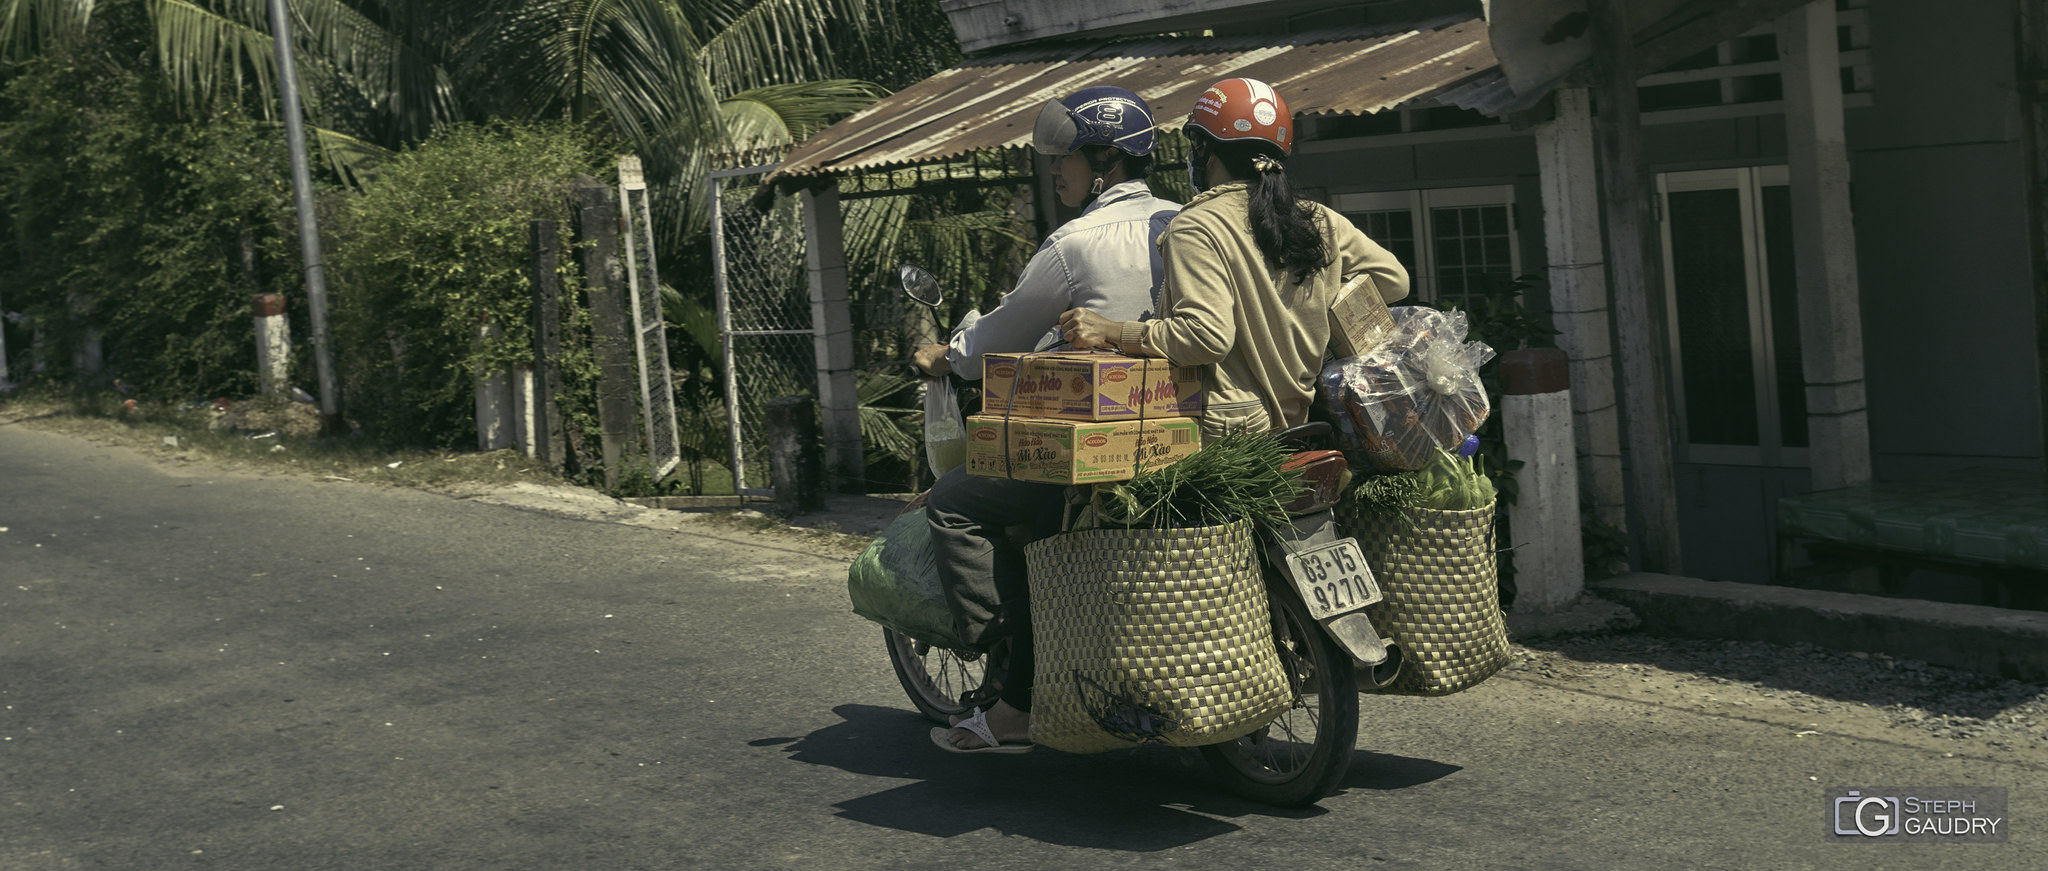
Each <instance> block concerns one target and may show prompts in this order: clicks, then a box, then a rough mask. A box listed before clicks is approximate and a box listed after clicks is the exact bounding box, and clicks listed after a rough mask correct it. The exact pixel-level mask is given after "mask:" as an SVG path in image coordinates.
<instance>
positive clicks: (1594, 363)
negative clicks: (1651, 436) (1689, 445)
mask: <svg viewBox="0 0 2048 871" xmlns="http://www.w3.org/2000/svg"><path fill="white" fill-rule="evenodd" d="M1552 100H1553V102H1554V103H1555V105H1556V109H1557V113H1556V117H1554V118H1552V119H1551V120H1549V121H1546V122H1544V123H1542V124H1538V125H1536V130H1535V132H1536V160H1537V169H1538V172H1539V173H1540V179H1541V184H1542V190H1543V239H1544V245H1545V248H1546V249H1547V250H1548V252H1549V259H1550V275H1549V279H1550V309H1551V325H1552V326H1554V327H1556V328H1557V330H1558V336H1557V346H1558V347H1559V348H1561V349H1563V350H1564V353H1565V355H1566V356H1567V357H1568V358H1569V360H1570V367H1571V391H1570V394H1571V401H1572V428H1571V432H1572V435H1573V436H1574V437H1575V438H1576V439H1577V444H1576V445H1575V453H1576V454H1577V456H1578V465H1579V468H1578V481H1579V499H1580V501H1581V502H1583V503H1584V505H1585V507H1587V508H1591V509H1593V513H1594V515H1595V516H1597V517H1599V518H1600V519H1601V520H1603V521H1605V522H1607V523H1611V524H1613V525H1615V526H1617V527H1622V528H1626V527H1627V519H1628V518H1627V511H1628V506H1627V504H1626V503H1625V502H1624V500H1623V497H1622V493H1623V484H1622V476H1621V425H1620V414H1619V410H1618V407H1617V405H1616V404H1615V400H1614V351H1613V348H1614V332H1613V328H1612V326H1611V325H1610V324H1609V322H1608V312H1607V272H1606V270H1607V262H1606V258H1605V255H1604V253H1603V251H1604V249H1603V247H1602V243H1601V239H1600V185H1599V173H1598V169H1597V167H1598V161H1597V159H1596V156H1595V143H1594V139H1593V111H1592V102H1593V100H1592V96H1591V95H1589V94H1588V93H1587V92H1586V89H1585V88H1564V89H1560V90H1558V91H1557V92H1555V93H1554V94H1553V95H1552ZM1519 565H1520V563H1517V567H1518V568H1517V571H1518V572H1519V571H1520V569H1519Z"/></svg>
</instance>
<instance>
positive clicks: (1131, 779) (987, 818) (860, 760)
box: [752, 705, 1458, 853]
mask: <svg viewBox="0 0 2048 871" xmlns="http://www.w3.org/2000/svg"><path fill="white" fill-rule="evenodd" d="M833 712H834V713H837V714H838V715H839V716H841V717H842V718H844V721H843V722H841V723H838V724H835V725H832V726H827V727H825V728H823V729H819V730H817V731H815V732H812V733H810V734H809V735H806V736H804V737H802V738H797V739H772V738H771V739H763V740H760V741H755V742H752V743H753V744H755V745H757V746H758V745H766V744H785V745H786V746H785V750H786V751H787V752H788V753H789V758H790V759H791V760H793V761H796V762H803V763H807V764H812V765H825V766H830V767H832V768H837V769H840V770H843V771H848V772H852V773H856V774H863V775H868V776H874V777H890V778H902V779H905V780H908V781H911V782H910V783H906V784H904V785H902V786H899V787H896V788H894V789H888V790H884V791H882V792H877V793H874V794H871V795H864V796H860V797H857V798H851V799H848V800H845V801H841V802H838V803H836V804H835V807H837V808H838V809H839V816H841V817H844V818H846V819H850V820H855V821H858V822H863V823H867V824H869V825H873V826H879V827H883V828H889V829H896V830H900V831H907V832H916V833H919V834H924V835H930V836H933V837H939V838H950V837H953V836H956V835H961V834H966V833H968V832H973V831H977V830H980V829H994V830H996V831H998V832H1001V833H1002V834H1005V835H1014V836H1017V837H1024V838H1030V839H1032V840H1036V841H1041V842H1044V843H1049V844H1059V845H1063V846H1071V847H1087V848H1094V849H1104V850H1120V851H1125V852H1138V853H1143V852H1156V851H1159V850H1167V849H1172V848H1175V847H1183V846H1187V845H1189V844H1194V843H1197V842H1200V841H1203V840H1206V839H1209V838H1213V837H1216V836H1218V835H1224V834H1229V833H1231V832H1235V831H1237V830H1238V829H1239V828H1241V827H1240V826H1238V825H1236V824H1234V823H1232V822H1230V820H1231V819H1234V818H1240V817H1249V816H1260V817H1278V818H1282V819H1307V818H1311V817H1316V816H1320V815H1322V814H1324V813H1327V812H1328V811H1326V810H1324V809H1323V808H1321V807H1315V806H1311V807H1307V808H1277V807H1271V806H1267V805H1262V804H1257V803H1254V802H1250V801H1246V800H1244V799H1240V798H1238V797H1236V796H1233V795H1230V794H1228V793H1225V792H1223V791H1222V789H1221V787H1220V786H1219V785H1218V784H1217V783H1216V782H1215V780H1214V779H1213V777H1212V775H1211V774H1210V773H1209V771H1208V768H1207V766H1206V764H1205V763H1204V762H1203V761H1202V759H1201V756H1200V754H1199V753H1197V752H1195V751H1192V750H1176V749H1172V748H1163V747H1142V748H1135V749H1132V750H1123V751H1116V752H1111V753H1101V754H1091V755H1076V754H1069V753H1061V752H1057V751H1053V750H1047V749H1043V748H1041V749H1039V750H1035V751H1033V752H1031V753H1027V754H1023V755H1019V756H997V755H983V756H975V755H958V754H949V753H945V752H943V751H941V750H939V749H938V748H936V747H934V746H932V745H931V743H930V741H929V740H928V739H927V738H926V733H927V731H928V729H929V724H928V723H926V721H925V720H924V719H923V718H922V717H919V716H917V715H916V714H913V713H910V712H908V711H903V710H899V709H893V708H882V707H874V706H868V705H841V706H839V707H836V708H834V709H833ZM1456 770H1458V769H1457V767H1456V766H1449V765H1443V764H1441V763H1435V762H1430V761H1428V760H1419V759H1407V758H1405V757H1398V756H1388V755H1384V754H1375V753H1363V752H1361V753H1359V754H1358V759H1357V761H1355V762H1354V763H1353V768H1352V770H1351V773H1350V774H1349V776H1347V777H1346V779H1345V780H1344V782H1343V783H1342V784H1340V786H1341V787H1343V788H1352V789H1373V790H1392V789H1401V788H1405V787H1407V786H1413V785H1415V784H1418V783H1426V782H1428V781H1430V780H1435V779H1437V778H1439V777H1442V776H1444V775H1445V774H1448V773H1450V772H1452V771H1456ZM1328 800H1330V799H1326V801H1328Z"/></svg>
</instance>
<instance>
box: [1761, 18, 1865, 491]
mask: <svg viewBox="0 0 2048 871" xmlns="http://www.w3.org/2000/svg"><path fill="white" fill-rule="evenodd" d="M1835 40H1836V36H1835V4H1834V0H1819V2H1814V3H1808V4H1806V6H1804V7H1803V8H1801V9H1799V10H1797V11H1795V12H1793V13H1791V14H1790V15H1786V16H1785V17H1783V18H1780V19H1778V46H1779V51H1780V52H1781V53H1782V55H1783V57H1782V60H1783V62H1784V80H1785V152H1786V158H1787V159H1786V163H1787V165H1788V167H1789V169H1790V171H1791V176H1792V250H1793V254H1794V256H1795V258H1796V259H1797V261H1798V272H1799V346H1800V356H1801V358H1802V360H1803V365H1804V368H1805V375H1806V419H1807V424H1806V425H1807V433H1808V438H1809V443H1810V444H1812V445H1813V450H1812V451H1811V452H1809V456H1810V457H1811V464H1812V468H1813V486H1814V489H1816V490H1832V489H1836V488H1840V487H1850V486H1854V485H1857V484H1863V483H1868V482H1869V481H1870V415H1869V413H1868V411H1867V410H1866V406H1865V403H1864V392H1863V307H1862V302H1861V292H1860V291H1859V289H1858V287H1857V275H1856V225H1855V222H1854V220H1853V217H1852V214H1851V212H1850V204H1849V151H1848V146H1847V139H1846V137H1845V136H1844V135H1843V132H1842V80H1841V72H1840V70H1841V66H1842V59H1841V50H1840V48H1839V47H1838V45H1837V43H1836V41H1835ZM1777 326H1778V328H1779V329H1790V328H1791V325H1790V324H1779V325H1777Z"/></svg>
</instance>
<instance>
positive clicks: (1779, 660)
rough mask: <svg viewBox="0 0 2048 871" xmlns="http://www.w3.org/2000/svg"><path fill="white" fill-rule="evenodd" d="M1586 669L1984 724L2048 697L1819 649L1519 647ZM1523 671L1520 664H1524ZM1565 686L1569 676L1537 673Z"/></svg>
mask: <svg viewBox="0 0 2048 871" xmlns="http://www.w3.org/2000/svg"><path fill="white" fill-rule="evenodd" d="M1521 643H1522V645H1523V646H1525V647H1528V648H1531V649H1534V650H1548V651H1552V652H1555V653H1559V654H1563V655H1564V656H1566V657H1569V658H1570V659H1573V660H1577V661H1579V662H1584V663H1592V664H1602V665H1619V664H1630V663H1644V664H1648V665H1654V666H1657V667H1658V668H1663V669H1667V670H1670V671H1675V672H1690V673H1693V674H1699V675H1704V676H1707V677H1710V678H1720V679H1723V680H1727V681H1732V682H1737V683H1746V684H1754V685H1756V686H1759V687H1763V688H1766V689H1776V690H1788V691H1793V692H1799V693H1805V694H1807V695H1811V696H1817V697H1820V698H1825V699H1831V700H1834V701H1838V702H1854V703H1859V704H1867V705H1872V706H1876V707H1888V706H1893V705H1897V706H1903V707H1908V708H1918V709H1921V710H1924V711H1927V712H1928V713H1930V714H1938V715H1939V714H1945V715H1949V716H1956V717H1975V718H1979V719H1988V718H1991V717H1995V716H1997V715H1998V714H2000V713H2001V712H2004V711H2006V710H2008V709H2011V708H2014V707H2018V706H2021V705H2026V704H2028V703H2031V702H2035V701H2037V700H2040V699H2042V698H2044V697H2048V687H2044V686H2042V685H2040V684H2033V683H2025V682H2022V681H2016V680H2011V679H2008V678H2002V677H1998V676H1996V675H1990V674H1983V673H1981V672H1974V671H1963V670H1960V669H1953V668H1946V667H1943V666H1938V665H1930V664H1928V663H1924V662H1918V661H1914V660H1908V659H1895V658H1892V657H1889V656H1884V655H1882V654H1865V655H1861V656H1859V655H1856V654H1851V653H1847V652H1843V651H1839V650H1833V649H1830V648H1825V647H1819V646H1817V645H1812V644H1806V643H1800V644H1794V645H1789V646H1787V645H1780V644H1771V643H1768V642H1762V641H1729V640H1715V639H1688V638H1668V637H1661V636H1653V635H1648V634H1644V633H1641V632H1627V633H1620V634H1615V635H1597V636H1578V637H1563V638H1546V639H1537V640H1531V641H1527V642H1521ZM1522 667H1526V666H1522ZM1543 676H1544V677H1548V678H1554V679H1558V680H1569V678H1570V675H1569V674H1563V673H1560V674H1556V675H1543Z"/></svg>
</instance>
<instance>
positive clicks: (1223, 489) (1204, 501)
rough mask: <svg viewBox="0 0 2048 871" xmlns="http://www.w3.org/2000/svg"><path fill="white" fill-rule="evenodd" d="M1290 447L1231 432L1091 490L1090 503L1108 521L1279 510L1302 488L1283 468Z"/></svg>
mask: <svg viewBox="0 0 2048 871" xmlns="http://www.w3.org/2000/svg"><path fill="white" fill-rule="evenodd" d="M1292 456H1293V452H1292V451H1290V450H1289V449H1288V448H1287V447H1285V446H1283V445H1281V444H1280V443H1279V442H1278V441H1276V440H1274V439H1273V438H1272V437H1271V436H1269V435H1266V434H1264V433H1232V434H1230V435H1226V436H1224V437H1222V438H1220V439H1217V440H1216V441H1214V442H1211V443H1209V444H1206V445H1203V446H1202V449H1201V450H1199V451H1196V452H1195V453H1194V454H1193V455H1191V456H1189V457H1188V458H1187V459H1185V460H1181V461H1180V462H1178V463H1175V464H1173V465H1171V466H1167V467H1165V468H1162V469H1155V470H1149V471H1145V472H1141V473H1139V474H1138V476H1137V477H1135V478H1132V479H1131V480H1129V481H1125V482H1123V483H1121V484H1117V485H1114V486H1110V487H1100V488H1097V490H1096V503H1095V504H1096V507H1097V509H1098V510H1099V511H1100V512H1101V513H1102V515H1103V517H1104V518H1105V519H1107V520H1109V521H1110V522H1112V523H1119V524H1124V525H1132V526H1140V525H1143V526H1162V527H1171V526H1213V525H1218V524H1223V523H1230V522H1233V521H1236V520H1239V519H1242V518H1246V517H1259V516H1266V515H1273V514H1278V513H1281V512H1282V511H1283V510H1284V506H1285V505H1286V504H1287V502H1288V501H1289V500H1291V499H1293V498H1294V497H1295V496H1297V495H1299V494H1300V493H1301V491H1302V490H1303V489H1304V486H1305V485H1304V484H1303V483H1302V479H1301V473H1300V472H1299V471H1294V470H1288V469H1283V468H1281V466H1283V465H1284V464H1285V463H1286V462H1287V460H1288V459H1289V458H1290V457H1292Z"/></svg>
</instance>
